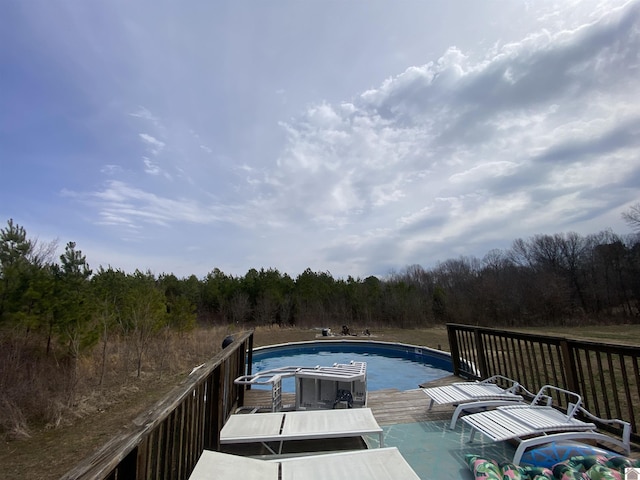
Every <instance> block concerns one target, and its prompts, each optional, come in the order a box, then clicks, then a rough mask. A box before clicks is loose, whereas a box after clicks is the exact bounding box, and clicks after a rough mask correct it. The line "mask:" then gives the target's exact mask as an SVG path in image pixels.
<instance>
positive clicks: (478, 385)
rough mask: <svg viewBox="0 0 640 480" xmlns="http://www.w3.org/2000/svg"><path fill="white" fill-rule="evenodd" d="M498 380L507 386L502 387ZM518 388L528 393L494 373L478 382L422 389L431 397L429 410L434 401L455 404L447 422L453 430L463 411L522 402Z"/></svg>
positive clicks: (518, 385)
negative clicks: (449, 420)
mask: <svg viewBox="0 0 640 480" xmlns="http://www.w3.org/2000/svg"><path fill="white" fill-rule="evenodd" d="M498 382H500V383H502V384H504V385H508V386H507V387H506V388H503V387H502V386H500V385H498ZM520 389H522V390H524V391H525V392H527V393H530V392H528V391H527V390H526V389H525V388H524V387H522V385H520V384H519V383H518V382H516V381H515V380H512V379H510V378H507V377H503V376H502V375H494V376H493V377H490V378H487V379H485V380H482V381H480V382H458V383H453V384H451V385H444V386H441V387H431V388H423V389H422V391H423V392H424V393H425V394H426V395H427V396H428V397H429V398H430V399H431V402H429V410H431V409H432V408H433V404H434V403H437V404H438V405H457V407H456V409H455V411H454V412H453V416H452V417H451V422H450V424H449V428H450V429H451V430H453V429H454V428H455V427H456V422H457V421H458V417H460V415H462V414H463V413H466V412H468V411H472V410H477V409H483V408H492V407H498V406H500V405H510V404H513V403H514V402H515V403H517V402H522V401H523V400H524V399H523V397H522V396H521V395H518V393H517V392H518V391H519V390H520ZM530 395H531V396H533V394H530Z"/></svg>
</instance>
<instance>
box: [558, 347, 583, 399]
mask: <svg viewBox="0 0 640 480" xmlns="http://www.w3.org/2000/svg"><path fill="white" fill-rule="evenodd" d="M560 353H561V355H562V368H563V369H564V372H565V375H566V379H567V390H571V391H572V392H576V393H578V394H580V395H582V392H581V391H580V385H579V384H578V380H577V377H578V375H577V372H578V370H577V367H576V363H575V359H574V356H573V348H571V345H570V344H569V342H568V341H567V339H566V338H563V339H561V340H560Z"/></svg>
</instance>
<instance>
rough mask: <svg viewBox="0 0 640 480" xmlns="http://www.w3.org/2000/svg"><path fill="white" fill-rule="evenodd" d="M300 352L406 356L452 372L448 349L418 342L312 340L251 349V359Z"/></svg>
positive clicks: (256, 359) (255, 359)
mask: <svg viewBox="0 0 640 480" xmlns="http://www.w3.org/2000/svg"><path fill="white" fill-rule="evenodd" d="M302 351H304V352H305V353H317V352H344V351H351V352H354V353H375V354H378V355H382V356H387V357H396V358H397V357H399V358H406V359H408V360H413V361H415V362H420V363H425V364H428V365H432V366H433V367H436V368H440V369H442V370H446V371H448V372H451V373H453V362H452V360H451V354H450V353H449V352H443V351H441V350H436V349H434V348H429V347H421V346H418V345H409V344H405V343H396V342H380V341H374V340H315V341H307V342H290V343H280V344H276V345H267V346H264V347H257V348H254V349H253V361H254V362H255V361H258V360H260V359H261V357H267V358H269V357H272V356H273V353H276V352H277V353H280V354H285V355H286V354H287V353H289V354H291V355H292V354H296V353H300V352H302Z"/></svg>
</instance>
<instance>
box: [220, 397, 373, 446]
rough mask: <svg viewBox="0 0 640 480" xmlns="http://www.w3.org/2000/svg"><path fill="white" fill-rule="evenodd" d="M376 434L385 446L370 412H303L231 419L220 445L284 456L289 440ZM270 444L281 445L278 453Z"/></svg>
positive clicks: (239, 415) (252, 415) (238, 416)
mask: <svg viewBox="0 0 640 480" xmlns="http://www.w3.org/2000/svg"><path fill="white" fill-rule="evenodd" d="M374 434H377V435H378V436H379V438H380V446H381V447H383V446H384V437H383V432H382V427H380V425H378V422H377V421H376V419H375V417H374V416H373V413H372V412H371V409H370V408H350V409H338V410H304V411H294V412H277V413H253V414H236V415H231V416H230V417H229V419H228V420H227V423H225V425H224V427H222V430H220V443H221V444H223V445H224V444H233V443H255V442H260V443H262V444H263V445H264V446H265V447H266V448H267V449H268V450H269V451H270V452H271V453H273V454H277V455H279V454H280V453H282V445H283V443H284V442H285V441H288V440H315V439H325V438H343V437H359V436H362V435H374ZM267 442H278V443H279V447H278V450H277V452H276V451H275V450H273V449H272V448H271V447H270V446H269V445H268V444H267Z"/></svg>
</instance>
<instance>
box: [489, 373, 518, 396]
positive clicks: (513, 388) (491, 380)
mask: <svg viewBox="0 0 640 480" xmlns="http://www.w3.org/2000/svg"><path fill="white" fill-rule="evenodd" d="M496 380H504V382H505V383H506V384H509V385H510V387H508V388H506V389H505V391H506V392H509V393H516V392H517V391H518V389H519V388H522V389H523V390H524V391H527V389H526V388H524V387H523V386H522V385H520V383H518V382H517V381H515V380H513V379H512V378H509V377H505V376H504V375H493V376H492V377H489V378H485V379H484V380H482V381H480V383H496V384H497V383H498V382H497V381H496Z"/></svg>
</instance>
